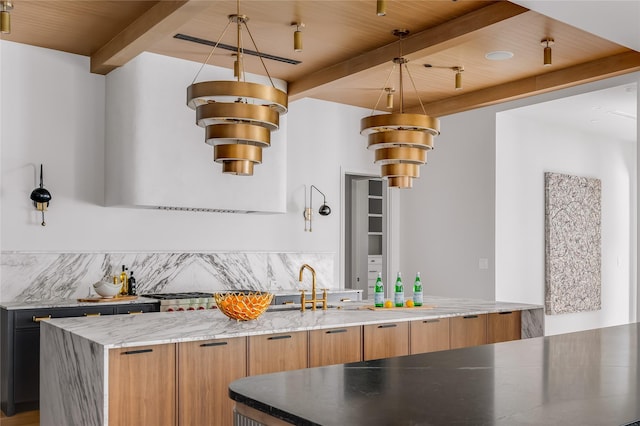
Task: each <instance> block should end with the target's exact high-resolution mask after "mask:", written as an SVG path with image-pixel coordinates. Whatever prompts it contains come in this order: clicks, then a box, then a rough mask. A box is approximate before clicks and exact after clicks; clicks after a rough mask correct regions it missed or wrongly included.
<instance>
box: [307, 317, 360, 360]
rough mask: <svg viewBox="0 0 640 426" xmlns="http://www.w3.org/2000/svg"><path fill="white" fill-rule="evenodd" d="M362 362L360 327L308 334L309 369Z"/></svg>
mask: <svg viewBox="0 0 640 426" xmlns="http://www.w3.org/2000/svg"><path fill="white" fill-rule="evenodd" d="M358 361H362V327H360V326H356V327H340V328H332V329H329V330H312V331H310V332H309V367H320V366H322V365H331V364H345V363H348V362H358Z"/></svg>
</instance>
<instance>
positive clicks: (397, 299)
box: [393, 272, 404, 308]
mask: <svg viewBox="0 0 640 426" xmlns="http://www.w3.org/2000/svg"><path fill="white" fill-rule="evenodd" d="M393 304H394V305H395V307H396V308H402V307H403V306H404V286H403V285H402V276H401V275H400V272H398V278H396V286H395V289H394V292H393Z"/></svg>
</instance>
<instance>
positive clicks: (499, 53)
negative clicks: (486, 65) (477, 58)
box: [484, 50, 513, 61]
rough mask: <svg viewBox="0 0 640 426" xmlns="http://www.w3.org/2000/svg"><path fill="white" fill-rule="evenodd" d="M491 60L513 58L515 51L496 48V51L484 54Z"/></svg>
mask: <svg viewBox="0 0 640 426" xmlns="http://www.w3.org/2000/svg"><path fill="white" fill-rule="evenodd" d="M484 57H485V58H487V59H488V60H490V61H504V60H505V59H511V58H513V52H509V51H507V50H496V51H495V52H489V53H487V54H486V55H484Z"/></svg>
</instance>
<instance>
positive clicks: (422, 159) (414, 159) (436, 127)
mask: <svg viewBox="0 0 640 426" xmlns="http://www.w3.org/2000/svg"><path fill="white" fill-rule="evenodd" d="M408 34H409V31H408V30H405V29H398V30H394V31H393V35H395V36H396V37H398V38H399V39H400V43H399V47H400V55H399V56H398V57H397V58H393V60H392V62H393V67H392V69H391V72H390V73H389V76H388V77H387V81H389V79H390V78H391V74H393V72H394V70H395V69H396V67H399V75H398V77H399V78H398V83H399V84H398V87H399V89H398V94H399V98H400V102H399V104H400V105H399V112H393V111H392V112H391V113H390V114H377V115H374V112H375V111H376V109H377V107H378V103H379V102H380V98H381V97H382V95H383V94H384V92H387V107H389V96H391V100H392V101H393V95H392V93H393V91H394V90H393V89H390V88H389V87H388V86H387V87H385V88H384V89H383V90H382V92H381V93H380V96H379V97H378V102H376V105H375V106H374V107H373V110H372V112H371V115H370V116H369V117H364V118H363V119H362V120H360V134H362V135H366V136H367V138H368V145H367V147H368V148H369V149H373V150H375V160H374V163H375V164H378V165H379V166H380V175H381V176H382V177H384V178H386V179H387V181H388V184H389V187H392V188H411V187H412V186H413V179H415V178H418V177H420V169H419V168H420V166H421V165H423V164H425V163H426V161H427V151H429V150H431V149H432V148H433V138H434V136H437V135H439V134H440V121H439V120H438V119H437V118H433V117H430V116H429V115H427V113H426V112H425V110H424V105H423V103H422V100H421V99H420V96H419V95H418V90H417V89H416V86H415V82H414V80H413V77H412V76H411V73H410V72H409V69H408V68H407V62H409V61H408V59H406V58H404V57H403V56H402V39H403V38H404V37H406V36H407V35H408ZM405 73H406V74H407V76H408V77H409V80H410V81H411V83H412V85H413V90H414V92H415V93H416V95H417V96H418V101H419V102H420V106H421V107H422V112H423V114H407V113H405V112H404V74H405ZM385 86H386V84H385ZM391 107H393V104H391ZM390 109H392V108H390Z"/></svg>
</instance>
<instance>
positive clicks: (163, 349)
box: [109, 343, 176, 426]
mask: <svg viewBox="0 0 640 426" xmlns="http://www.w3.org/2000/svg"><path fill="white" fill-rule="evenodd" d="M175 418H176V346H175V344H173V343H171V344H165V345H153V346H136V347H130V348H118V349H111V350H110V351H109V424H114V425H154V426H163V425H167V426H169V425H175Z"/></svg>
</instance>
